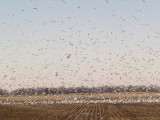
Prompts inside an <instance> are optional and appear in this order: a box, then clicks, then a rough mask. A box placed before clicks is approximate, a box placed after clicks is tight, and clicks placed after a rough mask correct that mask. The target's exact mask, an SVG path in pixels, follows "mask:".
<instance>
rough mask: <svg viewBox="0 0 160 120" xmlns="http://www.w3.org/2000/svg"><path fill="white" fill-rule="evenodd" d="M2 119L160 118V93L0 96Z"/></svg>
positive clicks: (138, 119) (87, 119)
mask: <svg viewBox="0 0 160 120" xmlns="http://www.w3.org/2000/svg"><path fill="white" fill-rule="evenodd" d="M0 104H1V105H0V118H1V120H22V119H23V120H159V116H160V93H85V94H53V95H22V96H1V97H0Z"/></svg>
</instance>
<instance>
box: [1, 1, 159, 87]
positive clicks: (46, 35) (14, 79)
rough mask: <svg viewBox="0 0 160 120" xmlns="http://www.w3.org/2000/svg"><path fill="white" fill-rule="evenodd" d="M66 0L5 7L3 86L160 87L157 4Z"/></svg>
mask: <svg viewBox="0 0 160 120" xmlns="http://www.w3.org/2000/svg"><path fill="white" fill-rule="evenodd" d="M64 1H65V2H63V1H61V0H14V1H10V0H5V1H0V16H1V17H0V35H1V39H0V55H1V56H0V64H1V68H0V83H1V84H0V85H1V86H0V87H1V88H7V89H15V88H19V87H37V86H51V85H52V86H61V85H62V84H64V85H66V86H80V85H85V86H97V85H102V84H108V85H122V84H124V85H128V84H132V85H136V84H138V85H141V84H143V85H151V84H153V85H156V84H158V83H159V80H160V78H159V72H158V68H159V66H160V65H159V58H160V56H159V55H160V48H159V44H160V42H159V35H160V24H159V21H160V14H158V11H159V10H160V8H159V4H160V1H159V0H154V1H151V0H145V2H143V1H142V0H134V1H133V0H108V3H107V2H106V1H105V0H87V1H86V0H79V1H78V0H64ZM68 56H70V57H69V58H67V57H68ZM56 73H58V75H56Z"/></svg>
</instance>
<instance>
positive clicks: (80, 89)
mask: <svg viewBox="0 0 160 120" xmlns="http://www.w3.org/2000/svg"><path fill="white" fill-rule="evenodd" d="M102 92H113V93H114V92H160V87H159V86H132V85H129V86H123V85H122V86H107V85H105V86H101V87H84V86H81V87H68V88H67V87H65V86H61V87H58V88H56V87H52V88H47V87H38V88H20V89H16V90H13V91H11V92H8V91H7V90H4V89H0V95H24V94H68V93H102Z"/></svg>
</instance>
